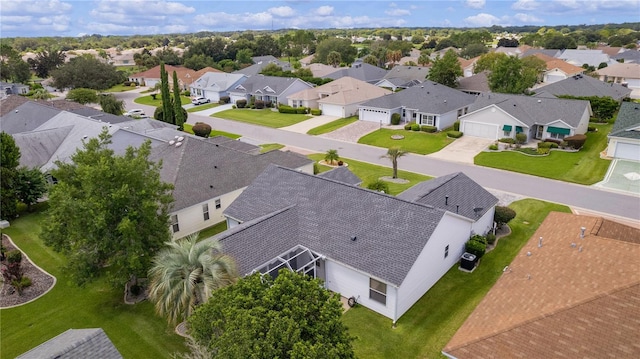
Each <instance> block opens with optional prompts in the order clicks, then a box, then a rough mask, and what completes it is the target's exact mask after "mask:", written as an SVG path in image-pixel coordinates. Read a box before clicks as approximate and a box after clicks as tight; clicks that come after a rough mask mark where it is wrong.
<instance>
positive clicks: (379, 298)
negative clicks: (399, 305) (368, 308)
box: [369, 278, 387, 306]
mask: <svg viewBox="0 0 640 359" xmlns="http://www.w3.org/2000/svg"><path fill="white" fill-rule="evenodd" d="M372 284H378V287H379V288H375V289H374V288H373V286H372ZM382 289H384V292H383V291H382ZM369 299H371V300H373V301H376V302H378V303H380V304H384V305H385V306H386V305H387V283H384V282H381V281H379V280H376V279H373V278H369Z"/></svg>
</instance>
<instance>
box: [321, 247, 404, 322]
mask: <svg viewBox="0 0 640 359" xmlns="http://www.w3.org/2000/svg"><path fill="white" fill-rule="evenodd" d="M325 275H326V281H325V284H326V287H327V289H329V290H331V291H334V292H337V293H340V295H342V296H343V297H346V298H349V297H355V298H357V300H358V303H359V304H361V305H363V306H365V307H367V308H369V309H371V310H373V311H374V312H376V313H379V314H382V315H384V316H385V317H387V318H390V319H392V320H393V319H394V309H395V304H396V298H397V292H396V288H395V287H393V286H391V285H390V284H387V304H386V305H384V304H382V303H379V302H377V301H375V300H371V299H369V278H371V277H369V276H368V275H366V274H364V273H361V272H359V271H356V270H355V269H352V268H349V267H347V266H345V265H343V264H341V263H338V262H335V261H332V260H331V259H330V258H327V260H326V261H325ZM374 279H375V278H374Z"/></svg>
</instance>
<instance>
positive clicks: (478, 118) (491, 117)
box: [460, 106, 530, 140]
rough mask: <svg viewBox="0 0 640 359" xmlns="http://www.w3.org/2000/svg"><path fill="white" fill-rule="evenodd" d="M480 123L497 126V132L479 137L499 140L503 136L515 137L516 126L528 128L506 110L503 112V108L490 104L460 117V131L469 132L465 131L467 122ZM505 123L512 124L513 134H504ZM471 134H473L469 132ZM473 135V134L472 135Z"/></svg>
mask: <svg viewBox="0 0 640 359" xmlns="http://www.w3.org/2000/svg"><path fill="white" fill-rule="evenodd" d="M468 122H470V123H480V124H490V125H494V126H495V128H496V130H497V131H496V132H495V134H494V133H491V135H493V136H486V137H485V136H479V137H484V138H490V139H492V140H497V139H499V138H503V137H512V138H515V136H516V134H515V132H516V131H515V126H521V127H523V129H525V128H528V127H527V126H526V125H524V124H523V123H521V122H519V121H516V120H515V119H514V118H513V117H512V116H510V115H508V114H506V113H505V112H503V111H502V110H500V109H498V108H496V107H495V106H489V107H486V108H484V109H481V110H478V111H475V112H473V113H470V114H468V115H466V116H464V117H462V118H460V131H461V132H462V133H464V134H465V135H467V133H465V131H466V130H467V128H466V127H467V123H468ZM504 125H511V126H512V129H511V136H505V135H504V131H502V126H504ZM469 135H471V134H469ZM471 136H473V135H471ZM528 138H530V136H528Z"/></svg>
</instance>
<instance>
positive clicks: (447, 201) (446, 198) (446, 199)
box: [444, 196, 449, 206]
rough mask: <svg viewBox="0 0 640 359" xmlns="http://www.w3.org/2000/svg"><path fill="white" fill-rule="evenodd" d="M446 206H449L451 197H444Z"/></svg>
mask: <svg viewBox="0 0 640 359" xmlns="http://www.w3.org/2000/svg"><path fill="white" fill-rule="evenodd" d="M444 205H445V206H447V205H449V196H444Z"/></svg>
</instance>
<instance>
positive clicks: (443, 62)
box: [427, 50, 462, 87]
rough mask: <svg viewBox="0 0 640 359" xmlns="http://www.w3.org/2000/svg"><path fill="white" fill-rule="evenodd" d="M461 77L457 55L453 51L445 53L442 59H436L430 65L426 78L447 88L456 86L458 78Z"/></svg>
mask: <svg viewBox="0 0 640 359" xmlns="http://www.w3.org/2000/svg"><path fill="white" fill-rule="evenodd" d="M461 76H462V67H460V62H458V55H457V54H456V53H455V51H453V50H449V51H447V52H446V53H445V54H444V56H443V57H442V58H437V59H435V60H434V61H433V65H431V70H430V71H429V75H428V76H427V78H428V79H429V80H431V81H435V82H437V83H441V84H443V85H445V86H449V87H457V86H458V77H461Z"/></svg>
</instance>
